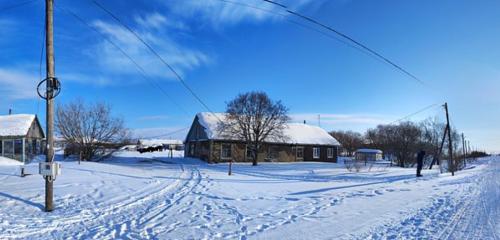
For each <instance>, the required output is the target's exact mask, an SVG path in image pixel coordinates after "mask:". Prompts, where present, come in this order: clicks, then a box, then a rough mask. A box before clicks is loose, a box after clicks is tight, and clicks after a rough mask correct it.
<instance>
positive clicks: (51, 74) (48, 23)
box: [45, 0, 56, 212]
mask: <svg viewBox="0 0 500 240" xmlns="http://www.w3.org/2000/svg"><path fill="white" fill-rule="evenodd" d="M53 14H54V0H45V31H46V34H45V38H46V39H45V42H46V49H47V55H46V66H47V89H46V93H47V113H46V120H47V121H46V124H47V155H46V156H47V158H46V159H45V161H46V162H49V163H51V162H52V161H53V160H54V98H53V97H54V86H55V84H56V83H55V75H56V74H55V68H54V29H53V22H54V15H53ZM52 181H53V179H52V178H51V177H45V211H46V212H51V211H52V210H54V202H53V195H54V184H53V182H52Z"/></svg>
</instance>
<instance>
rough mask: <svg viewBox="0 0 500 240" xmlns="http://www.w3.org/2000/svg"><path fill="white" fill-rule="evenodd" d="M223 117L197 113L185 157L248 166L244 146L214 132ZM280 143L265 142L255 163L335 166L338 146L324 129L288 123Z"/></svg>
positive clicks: (249, 152) (247, 153)
mask: <svg viewBox="0 0 500 240" xmlns="http://www.w3.org/2000/svg"><path fill="white" fill-rule="evenodd" d="M225 119H226V115H225V114H224V113H208V112H203V113H198V114H197V115H196V116H195V118H194V121H193V124H192V125H191V128H190V130H189V132H188V135H187V137H186V141H185V150H184V151H185V153H184V155H185V156H187V157H194V158H199V159H202V160H205V161H207V162H228V161H236V162H249V161H251V154H252V153H251V150H249V147H248V146H247V144H246V142H245V141H243V140H241V139H236V138H234V137H228V136H227V134H221V133H220V132H219V131H218V124H219V122H220V121H226V120H225ZM283 135H285V136H284V139H280V140H274V139H267V140H265V141H264V143H263V146H262V147H261V149H260V151H259V152H258V153H257V158H258V160H259V161H270V162H293V161H321V162H337V152H338V148H339V147H340V144H339V142H338V141H337V140H336V139H335V138H333V137H332V136H331V135H330V134H328V132H326V131H325V130H324V129H322V128H320V127H317V126H312V125H307V124H302V123H288V124H286V126H285V127H284V129H283Z"/></svg>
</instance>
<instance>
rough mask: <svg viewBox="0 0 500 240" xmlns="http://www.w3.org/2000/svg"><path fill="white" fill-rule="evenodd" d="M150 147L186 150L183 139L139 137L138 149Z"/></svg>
mask: <svg viewBox="0 0 500 240" xmlns="http://www.w3.org/2000/svg"><path fill="white" fill-rule="evenodd" d="M148 147H162V148H163V149H165V150H167V149H172V150H177V151H182V150H184V143H183V142H182V141H181V140H174V139H139V140H138V141H137V149H139V148H148Z"/></svg>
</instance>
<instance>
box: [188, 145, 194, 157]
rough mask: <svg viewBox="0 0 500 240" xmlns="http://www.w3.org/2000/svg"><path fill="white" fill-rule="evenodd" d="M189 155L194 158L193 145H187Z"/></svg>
mask: <svg viewBox="0 0 500 240" xmlns="http://www.w3.org/2000/svg"><path fill="white" fill-rule="evenodd" d="M189 155H190V156H194V143H191V144H189Z"/></svg>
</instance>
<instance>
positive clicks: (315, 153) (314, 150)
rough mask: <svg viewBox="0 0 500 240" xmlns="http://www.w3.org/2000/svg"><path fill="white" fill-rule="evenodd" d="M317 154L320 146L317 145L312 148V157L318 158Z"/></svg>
mask: <svg viewBox="0 0 500 240" xmlns="http://www.w3.org/2000/svg"><path fill="white" fill-rule="evenodd" d="M319 154H320V148H319V147H315V148H313V158H314V159H318V158H319Z"/></svg>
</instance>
